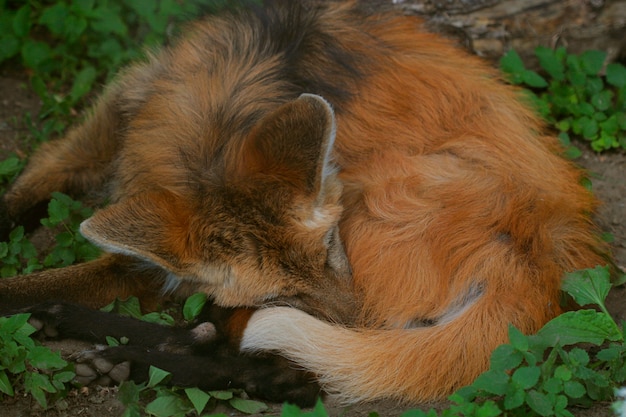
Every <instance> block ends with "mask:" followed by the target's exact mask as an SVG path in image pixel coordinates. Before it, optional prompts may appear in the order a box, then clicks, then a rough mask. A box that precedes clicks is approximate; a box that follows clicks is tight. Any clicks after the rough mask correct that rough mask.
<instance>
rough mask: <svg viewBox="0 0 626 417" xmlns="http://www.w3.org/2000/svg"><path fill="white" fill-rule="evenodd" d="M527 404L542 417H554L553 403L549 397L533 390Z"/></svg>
mask: <svg viewBox="0 0 626 417" xmlns="http://www.w3.org/2000/svg"><path fill="white" fill-rule="evenodd" d="M526 404H528V406H529V407H530V408H532V409H533V410H534V411H535V412H536V413H537V414H539V415H541V416H551V415H552V410H553V406H552V402H551V401H550V399H549V398H548V396H547V395H545V394H542V393H540V392H538V391H535V390H531V391H529V392H528V394H527V395H526Z"/></svg>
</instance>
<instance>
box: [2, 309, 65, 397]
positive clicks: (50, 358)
mask: <svg viewBox="0 0 626 417" xmlns="http://www.w3.org/2000/svg"><path fill="white" fill-rule="evenodd" d="M28 318H29V315H28V314H18V315H15V316H11V317H0V393H1V394H0V398H1V397H2V395H8V396H11V397H13V396H14V395H15V391H16V389H18V390H23V391H24V392H26V393H29V394H31V395H32V396H33V398H35V400H37V402H38V403H39V405H41V407H43V408H46V407H47V405H48V397H50V396H51V397H52V399H56V398H59V397H61V396H63V395H65V394H66V392H67V384H68V383H69V382H70V381H72V379H73V378H74V376H75V374H74V372H73V370H72V368H73V366H72V365H71V364H68V363H67V362H66V361H64V360H63V359H61V355H59V353H57V352H52V351H50V349H48V348H46V347H44V346H39V345H38V344H37V343H36V342H35V341H34V340H32V339H31V338H30V337H29V336H30V335H31V334H32V333H34V332H35V328H34V327H33V326H31V325H30V324H28Z"/></svg>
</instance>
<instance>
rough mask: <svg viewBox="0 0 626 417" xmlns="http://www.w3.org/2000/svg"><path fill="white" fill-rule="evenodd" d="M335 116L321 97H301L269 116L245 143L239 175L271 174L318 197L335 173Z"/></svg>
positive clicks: (307, 95)
mask: <svg viewBox="0 0 626 417" xmlns="http://www.w3.org/2000/svg"><path fill="white" fill-rule="evenodd" d="M334 141H335V115H334V112H333V109H332V107H331V105H330V104H329V103H328V102H327V101H326V100H324V99H323V98H322V97H320V96H317V95H313V94H302V95H301V96H300V97H299V98H297V99H296V100H294V101H291V102H289V103H286V104H284V105H282V106H281V107H279V108H278V109H277V110H275V111H274V112H273V113H271V114H270V115H268V116H266V117H265V118H264V119H263V120H261V122H260V123H259V124H258V125H257V126H256V127H255V128H254V129H253V131H252V133H251V135H250V136H249V137H248V138H247V141H246V142H245V144H244V146H243V149H242V152H241V155H240V158H239V161H240V162H239V163H238V164H237V168H236V175H238V176H239V177H240V178H242V177H243V178H246V177H249V176H253V175H256V174H263V175H268V176H271V177H275V178H278V179H280V180H281V181H284V182H286V183H289V184H292V185H293V186H295V187H297V188H298V189H300V190H304V191H306V192H307V193H309V194H313V195H319V194H320V193H321V192H322V191H323V189H324V185H325V181H326V180H327V179H328V178H329V177H330V176H332V175H331V174H332V173H333V172H334V170H333V166H332V164H331V161H330V154H331V151H332V148H333V144H334Z"/></svg>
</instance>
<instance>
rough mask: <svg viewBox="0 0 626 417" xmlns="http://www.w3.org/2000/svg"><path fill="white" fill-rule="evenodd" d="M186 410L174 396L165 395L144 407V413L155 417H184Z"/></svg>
mask: <svg viewBox="0 0 626 417" xmlns="http://www.w3.org/2000/svg"><path fill="white" fill-rule="evenodd" d="M185 411H186V408H185V407H184V406H183V404H182V401H181V399H180V398H179V397H177V396H176V395H165V396H162V397H157V398H155V399H154V400H153V401H152V402H150V403H149V404H148V405H146V413H147V414H149V415H152V416H156V417H173V416H176V417H178V416H180V417H184V415H185V414H186V413H185Z"/></svg>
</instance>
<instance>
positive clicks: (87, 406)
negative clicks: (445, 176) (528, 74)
mask: <svg viewBox="0 0 626 417" xmlns="http://www.w3.org/2000/svg"><path fill="white" fill-rule="evenodd" d="M39 108H40V102H39V99H38V98H37V96H36V95H35V94H34V93H32V92H31V91H30V90H29V89H28V88H27V86H26V82H25V81H24V77H22V76H20V75H17V76H16V75H15V74H7V73H4V74H1V73H0V160H2V159H4V158H6V157H7V156H8V155H9V154H10V153H11V152H15V153H17V154H18V155H20V156H24V155H26V154H28V153H29V151H30V150H29V147H30V145H29V142H28V140H27V137H28V129H27V128H26V126H25V123H24V115H25V114H26V113H31V114H32V115H33V117H35V115H36V114H37V113H38V111H39ZM579 146H580V147H581V148H582V149H583V152H584V153H583V156H582V157H581V158H580V159H579V160H578V161H577V162H578V163H579V164H580V165H582V166H583V167H584V168H585V169H586V170H587V171H588V172H589V175H590V177H591V178H592V181H593V189H594V192H595V193H596V195H597V196H598V198H599V199H600V200H601V201H602V206H601V207H600V210H599V213H598V219H597V220H598V224H599V225H600V227H601V228H602V230H603V231H607V232H609V233H611V234H612V235H613V236H614V242H613V250H614V255H615V259H616V261H617V263H618V265H620V266H621V267H622V268H624V267H625V266H626V221H625V218H626V153H624V152H623V151H621V152H614V153H607V154H602V155H598V154H595V153H593V152H591V151H589V150H588V148H587V147H586V145H585V144H579ZM35 238H36V239H37V241H38V242H39V244H40V245H42V246H45V245H46V244H49V243H50V242H51V239H50V236H46V235H45V233H43V232H39V233H38V235H37V236H35ZM625 297H626V289H625V288H624V287H621V288H615V289H613V290H612V291H611V293H610V295H609V300H608V304H609V309H610V311H611V312H612V314H613V315H614V316H615V317H616V318H617V319H618V320H626V302H624V300H625V299H626V298H625ZM50 345H51V346H52V347H53V348H55V349H58V350H60V351H61V352H62V354H63V355H64V356H69V354H71V353H72V352H75V351H79V350H82V349H85V348H87V347H88V346H86V345H85V344H84V343H82V342H76V341H59V342H54V343H51V344H50ZM0 400H1V401H2V402H0V416H3V417H18V416H20V417H22V416H23V417H26V416H38V417H39V416H46V417H48V416H50V417H52V416H55V417H56V416H58V417H65V416H68V417H70V416H72V417H73V416H76V417H78V416H93V417H118V416H120V415H121V414H122V412H123V406H122V405H121V404H120V403H119V401H118V400H117V396H116V388H106V387H88V388H81V389H76V390H73V391H71V392H70V394H69V395H68V396H67V397H66V398H64V399H62V400H60V401H58V402H57V403H56V404H54V405H52V406H51V407H50V408H49V409H47V410H42V409H41V408H40V407H39V405H38V404H37V403H36V401H34V400H33V399H32V398H31V397H29V396H24V395H19V394H16V396H15V397H14V398H7V397H6V396H5V397H4V398H3V399H2V398H1V397H0ZM325 403H326V407H327V409H329V413H330V415H332V416H335V415H343V416H364V415H368V414H369V413H370V412H373V411H376V412H378V413H379V414H380V415H381V416H383V417H384V416H397V415H399V414H401V413H402V411H403V410H405V409H406V407H402V406H399V405H398V404H395V403H393V402H388V401H387V402H377V403H371V404H359V405H356V406H352V407H348V408H343V407H340V406H338V405H336V404H333V401H332V399H328V400H327V401H325ZM431 406H434V407H436V408H437V407H441V406H443V404H440V403H439V404H425V405H422V407H423V408H425V409H428V408H430V407H431ZM572 411H573V412H574V413H575V414H576V415H578V416H589V417H592V416H610V415H612V413H611V411H610V408H609V405H608V404H597V405H595V406H594V407H593V408H591V409H584V410H583V409H580V410H572ZM215 412H223V413H225V414H227V415H233V416H237V415H242V414H239V413H237V412H235V411H234V410H232V409H230V408H227V407H224V406H220V407H219V409H217V410H215ZM269 414H274V415H278V414H280V405H278V404H275V405H272V406H271V411H270V412H269Z"/></svg>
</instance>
